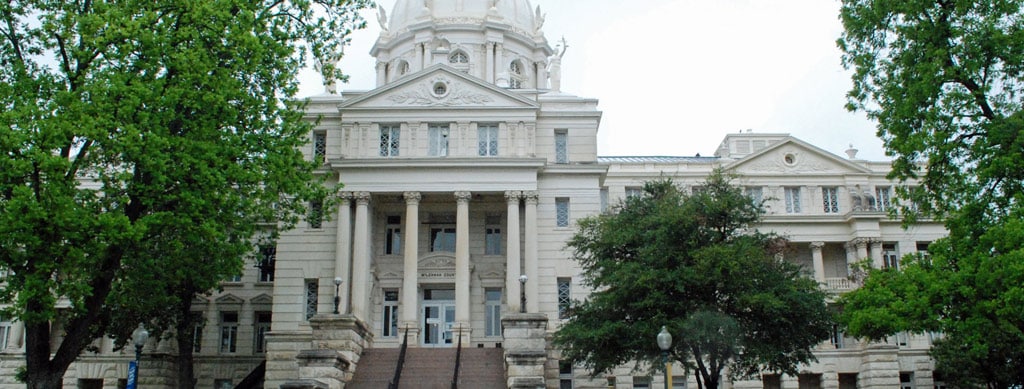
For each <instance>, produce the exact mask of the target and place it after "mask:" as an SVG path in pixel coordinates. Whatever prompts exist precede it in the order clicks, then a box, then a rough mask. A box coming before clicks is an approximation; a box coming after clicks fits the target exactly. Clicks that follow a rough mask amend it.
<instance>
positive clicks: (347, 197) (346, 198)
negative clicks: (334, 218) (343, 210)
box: [338, 191, 355, 204]
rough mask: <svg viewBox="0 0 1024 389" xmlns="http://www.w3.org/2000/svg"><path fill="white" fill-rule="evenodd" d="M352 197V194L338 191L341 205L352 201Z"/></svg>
mask: <svg viewBox="0 0 1024 389" xmlns="http://www.w3.org/2000/svg"><path fill="white" fill-rule="evenodd" d="M353 197H355V196H354V195H353V194H352V192H345V191H338V199H339V200H341V202H342V203H343V204H344V203H347V202H349V201H352V198H353Z"/></svg>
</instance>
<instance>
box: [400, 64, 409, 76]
mask: <svg viewBox="0 0 1024 389" xmlns="http://www.w3.org/2000/svg"><path fill="white" fill-rule="evenodd" d="M406 74H409V63H408V62H405V61H398V76H399V77H401V76H404V75H406Z"/></svg>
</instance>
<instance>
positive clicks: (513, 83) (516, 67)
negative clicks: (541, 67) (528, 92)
mask: <svg viewBox="0 0 1024 389" xmlns="http://www.w3.org/2000/svg"><path fill="white" fill-rule="evenodd" d="M508 70H509V76H510V77H509V80H508V87H509V88H512V89H521V88H523V85H524V84H525V83H526V77H525V76H524V75H523V64H521V63H519V61H512V63H510V64H509V65H508Z"/></svg>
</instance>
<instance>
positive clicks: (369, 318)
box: [0, 0, 945, 389]
mask: <svg viewBox="0 0 1024 389" xmlns="http://www.w3.org/2000/svg"><path fill="white" fill-rule="evenodd" d="M383 11H384V10H382V11H381V12H383ZM379 22H380V23H381V25H382V27H383V32H382V33H381V35H380V37H379V38H378V39H377V42H376V44H375V45H374V47H373V49H372V51H371V54H372V55H373V56H374V57H376V59H377V66H376V71H377V86H376V88H375V89H373V90H369V91H345V92H342V93H340V94H335V93H326V94H324V95H320V96H315V97H312V98H310V102H309V106H308V108H307V117H308V119H309V120H319V122H318V125H317V127H316V130H315V131H314V133H313V134H312V136H311V140H310V144H309V145H308V147H307V149H306V150H305V151H306V153H307V154H308V157H309V158H318V159H321V160H322V161H324V164H323V168H322V169H321V173H322V174H323V175H324V176H325V177H327V178H328V180H329V181H331V182H340V183H342V184H344V187H343V189H342V190H341V191H340V192H339V193H337V197H338V198H337V200H338V203H339V206H338V207H337V208H322V207H320V206H318V205H316V204H313V207H311V208H312V209H314V210H321V209H332V211H331V214H330V215H312V216H311V217H310V218H309V219H308V220H307V221H306V222H304V223H300V225H299V227H298V228H297V229H295V230H292V231H287V232H285V233H283V235H282V236H281V237H280V239H279V240H278V241H277V242H276V245H271V246H266V247H263V248H261V253H262V255H261V256H260V258H258V259H257V261H255V262H254V263H252V264H251V266H248V267H247V270H246V272H245V274H243V275H242V276H240V277H239V278H237V279H234V280H230V281H227V282H225V283H224V284H223V290H221V291H218V292H216V293H215V294H214V295H212V296H211V297H209V298H205V299H200V300H197V301H196V304H195V309H196V310H197V314H200V315H203V316H204V317H205V320H206V325H205V326H202V327H198V328H197V329H196V332H195V333H194V334H188V336H193V337H194V339H195V340H196V342H197V343H196V346H195V352H196V353H195V355H196V379H197V386H196V387H202V388H209V387H214V388H232V387H235V386H236V385H239V384H241V383H243V382H244V383H245V385H249V383H255V384H253V386H246V387H266V388H340V387H349V388H356V387H358V388H366V387H372V388H383V387H387V384H388V382H390V381H393V380H394V379H395V376H394V374H395V367H396V364H397V362H398V359H399V354H402V355H404V363H403V370H402V375H401V377H400V380H401V387H429V385H434V384H435V383H433V382H434V381H431V380H439V382H438V383H436V384H437V385H442V384H443V385H448V384H450V381H451V380H452V377H453V376H455V369H456V367H455V366H456V362H455V361H456V359H455V358H456V354H459V358H460V359H459V368H460V369H461V370H460V372H459V373H458V374H459V375H458V376H457V377H458V379H457V381H459V382H460V383H461V384H462V385H463V387H481V388H492V387H516V388H527V387H531V388H534V387H548V388H607V387H616V388H640V387H644V388H647V387H652V385H654V386H660V385H661V384H662V381H661V378H660V377H648V376H645V375H642V374H643V373H638V372H635V371H633V370H632V366H624V367H623V368H622V369H620V370H618V371H616V373H615V374H612V375H609V376H602V377H596V378H590V377H589V372H587V371H584V370H582V369H574V368H573V366H572V365H571V364H569V363H565V362H564V361H559V360H558V351H557V350H555V349H553V348H552V346H551V344H550V340H549V339H550V335H551V333H552V332H554V331H555V330H556V329H557V328H558V327H559V325H560V322H561V319H562V318H564V308H565V307H566V304H567V302H568V301H569V300H570V299H580V298H583V297H585V296H586V293H587V290H586V287H585V286H584V285H582V284H581V283H580V274H579V273H580V270H579V268H578V266H577V264H576V263H574V262H573V261H572V260H571V259H570V258H569V256H570V253H569V252H567V251H566V250H565V243H566V241H567V240H568V239H569V238H570V237H571V236H572V235H573V234H574V232H575V230H574V225H575V221H576V220H577V219H580V218H583V217H586V216H590V215H594V214H597V213H600V212H602V211H604V210H605V209H606V208H607V207H609V204H614V202H615V201H617V200H618V199H621V198H623V197H624V196H630V195H632V194H634V193H638V192H639V188H640V187H641V186H642V184H643V182H645V181H647V180H651V179H655V178H658V177H672V178H673V179H675V180H676V181H677V182H679V183H682V184H683V185H690V186H697V185H700V183H701V182H702V181H703V180H704V177H706V176H707V174H708V173H710V172H711V171H712V170H713V169H715V168H718V167H723V168H725V169H727V170H728V171H730V172H733V173H736V174H738V175H739V177H740V178H739V179H738V183H739V184H741V185H743V186H744V187H746V188H747V191H748V193H749V194H750V195H752V196H755V197H758V198H761V199H764V200H765V201H766V204H767V207H768V214H767V215H766V217H765V221H764V223H763V225H762V229H764V230H771V231H775V232H778V233H781V234H783V235H785V236H787V237H788V238H789V239H790V240H791V242H792V243H791V244H792V248H793V250H791V251H790V254H789V255H788V256H787V259H788V260H791V261H794V262H796V263H799V264H801V265H803V267H804V269H805V271H806V275H807V276H808V277H813V278H815V279H816V280H818V281H819V282H820V283H821V285H822V286H823V287H824V288H826V289H828V290H830V291H833V292H837V293H838V292H843V291H848V290H852V289H853V288H856V287H857V286H858V285H857V280H856V277H854V274H851V270H850V269H851V264H853V263H854V262H857V261H860V260H862V259H870V260H871V261H872V263H873V264H874V265H875V266H878V267H885V266H890V267H891V266H898V261H897V258H898V257H899V256H901V255H904V254H906V253H910V252H917V251H919V250H922V249H923V248H924V247H926V246H927V244H928V243H929V242H931V241H932V240H935V239H937V238H940V237H942V236H944V235H945V230H944V229H943V228H942V226H941V225H940V224H937V223H929V222H922V223H920V224H918V225H915V226H913V227H912V228H909V229H904V228H902V227H901V225H900V221H899V220H893V219H890V218H889V217H888V215H887V213H886V212H887V211H888V210H889V209H890V208H891V207H893V206H894V199H893V195H894V183H892V182H891V181H890V180H888V179H886V174H887V173H888V172H889V169H890V165H889V163H888V162H885V161H880V162H873V161H865V160H860V159H857V158H856V151H854V150H850V151H849V152H848V155H836V154H834V153H832V152H829V151H826V150H822V149H820V148H818V147H815V146H814V145H811V144H808V143H806V142H804V141H802V140H800V139H796V138H793V137H791V136H788V135H787V134H767V133H754V132H749V131H748V132H742V133H735V134H731V135H728V136H727V137H726V138H725V139H724V140H723V141H722V143H721V145H720V146H718V148H717V150H715V151H714V152H713V153H710V154H709V155H713V156H705V157H701V156H692V157H677V156H621V157H611V156H609V157H602V156H599V155H598V149H597V133H598V128H599V124H600V121H601V111H599V110H598V100H596V99H593V98H586V97H578V96H574V95H571V94H568V93H565V92H562V91H561V90H560V89H561V88H560V82H559V78H560V77H561V69H560V64H559V62H560V60H561V55H562V54H564V49H562V48H561V46H560V45H558V44H556V45H554V46H553V45H552V43H551V42H549V41H548V40H547V39H546V38H545V36H544V35H543V33H542V27H543V23H544V22H543V13H542V12H541V11H540V10H539V9H537V8H534V7H532V5H531V4H530V2H529V1H528V0H501V1H498V0H491V1H487V0H433V1H430V0H427V1H410V0H398V1H397V3H396V5H395V7H394V9H392V10H390V12H383V13H382V15H381V18H380V20H379ZM681 130H682V129H681ZM823 130H827V129H823ZM605 131H629V129H628V128H610V129H605ZM2 329H3V333H2V334H3V335H4V337H3V339H4V340H5V343H4V344H3V346H5V347H4V350H5V351H4V354H3V359H4V360H5V361H15V362H11V363H10V364H8V363H7V362H4V363H5V365H4V366H5V370H4V371H5V374H7V375H11V374H13V369H14V368H13V367H10V366H13V364H15V363H16V361H18V360H20V359H19V358H21V352H22V351H21V350H22V345H21V340H20V339H21V335H20V331H19V327H18V325H17V323H14V324H11V323H5V324H4V327H2ZM931 340H932V339H931V336H930V335H927V334H925V335H919V334H904V335H901V336H896V337H893V338H892V339H890V340H889V341H888V342H884V343H867V342H862V341H858V340H856V339H852V338H849V337H844V336H843V334H842V333H840V332H836V333H835V334H834V337H833V339H832V340H831V341H830V342H827V343H823V344H821V345H820V346H819V347H818V349H817V351H816V355H817V357H818V359H819V362H818V363H815V364H812V365H808V366H803V367H801V369H800V371H801V372H802V373H801V374H800V375H799V376H781V377H780V376H774V375H766V376H763V377H761V379H756V380H750V381H737V382H733V383H731V384H730V385H731V387H735V388H784V387H785V388H797V387H799V388H841V389H846V388H886V389H888V388H895V387H900V388H931V387H933V386H934V387H936V388H938V387H940V386H941V385H942V383H941V382H939V381H938V380H936V379H935V378H934V377H933V375H932V367H933V364H932V362H931V360H930V359H929V358H928V355H927V351H928V349H929V347H930V344H931ZM651 341H652V342H653V341H654V338H653V335H652V340H651ZM151 343H153V345H152V346H151V347H149V348H147V350H151V351H150V352H148V353H147V354H146V356H145V357H144V360H143V361H144V362H143V367H144V369H143V374H142V376H143V377H146V379H147V381H144V382H147V383H148V384H147V385H144V386H143V387H145V388H162V387H171V386H172V384H173V382H172V381H173V374H172V372H173V359H172V358H171V357H170V356H171V353H173V352H174V351H173V350H174V349H175V348H174V347H173V346H172V343H170V341H168V340H163V341H157V340H154V341H152V342H151ZM403 344H407V349H406V350H405V351H404V352H401V351H400V350H401V349H402V348H403V347H402V345H403ZM97 346H98V350H99V351H98V352H97V353H93V354H88V355H83V356H82V357H81V358H80V360H79V361H78V362H76V363H75V364H74V365H73V367H72V369H71V370H70V371H69V372H68V377H67V378H66V383H67V386H66V387H81V388H113V387H115V386H116V385H117V382H123V378H124V377H125V376H126V374H127V360H128V358H130V357H131V356H132V355H129V354H128V353H124V352H120V353H118V352H113V351H112V347H111V344H110V342H109V341H98V342H97ZM460 346H461V347H460ZM458 350H460V351H458ZM560 362H562V363H560ZM674 371H677V372H679V371H682V369H681V368H680V367H678V366H677V367H676V369H675V370H674ZM161 377H162V378H161ZM435 377H441V378H435ZM261 381H262V382H261ZM686 381H687V379H686V378H685V377H677V378H676V380H675V386H673V387H676V388H682V387H691V388H694V387H696V383H695V382H693V381H691V382H689V383H687V382H686ZM4 382H12V381H11V380H7V381H4ZM5 385H6V384H4V383H3V382H0V387H6V386H5ZM12 387H14V386H12Z"/></svg>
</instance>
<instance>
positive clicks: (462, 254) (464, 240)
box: [455, 191, 472, 335]
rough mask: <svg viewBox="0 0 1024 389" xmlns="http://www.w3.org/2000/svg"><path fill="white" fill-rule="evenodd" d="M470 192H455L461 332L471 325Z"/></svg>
mask: <svg viewBox="0 0 1024 389" xmlns="http://www.w3.org/2000/svg"><path fill="white" fill-rule="evenodd" d="M471 197H472V193H470V192H463V191H459V192H455V200H456V203H457V210H456V215H455V321H456V325H457V326H458V328H459V329H460V335H461V332H462V331H461V330H462V329H466V328H470V323H469V308H470V303H469V273H470V271H469V199H470V198H471Z"/></svg>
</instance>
